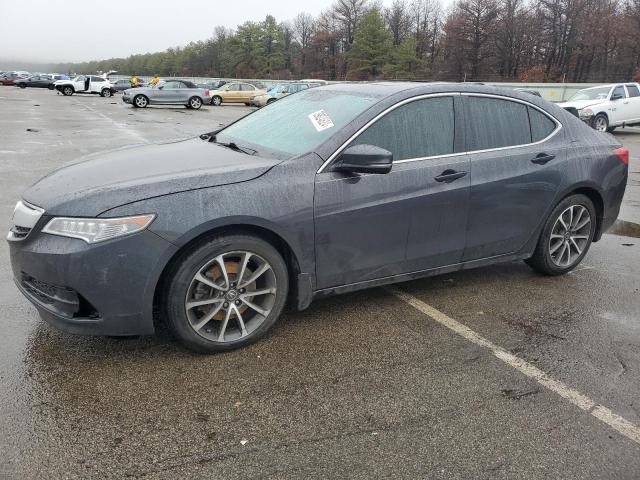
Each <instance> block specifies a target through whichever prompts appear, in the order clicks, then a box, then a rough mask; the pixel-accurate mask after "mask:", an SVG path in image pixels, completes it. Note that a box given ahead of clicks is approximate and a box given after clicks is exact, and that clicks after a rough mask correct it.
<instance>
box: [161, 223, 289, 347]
mask: <svg viewBox="0 0 640 480" xmlns="http://www.w3.org/2000/svg"><path fill="white" fill-rule="evenodd" d="M288 278H289V277H288V272H287V267H286V264H285V262H284V260H283V259H282V256H281V255H280V254H279V253H278V251H277V250H276V249H275V248H273V247H272V246H271V245H270V244H269V243H267V242H265V241H263V240H260V239H259V238H256V237H252V236H247V235H223V236H219V237H216V238H214V239H212V240H210V241H208V242H207V243H204V244H202V245H200V246H199V247H197V248H195V249H194V250H192V251H191V252H189V253H188V254H185V255H184V256H183V257H182V258H181V259H180V260H179V263H177V264H176V265H175V267H174V268H173V269H172V271H170V272H169V274H168V279H167V280H168V284H167V288H166V290H165V292H166V295H165V298H166V300H165V305H164V313H165V315H166V318H167V321H168V324H169V327H170V328H171V330H172V331H173V333H174V334H175V335H176V336H177V337H178V339H179V340H180V341H181V342H182V343H183V344H184V345H186V346H187V347H188V348H190V349H192V350H195V351H198V352H218V351H224V350H232V349H235V348H239V347H242V346H245V345H248V344H249V343H252V342H254V341H256V340H258V339H259V338H260V337H261V336H263V335H264V334H265V333H266V332H267V331H268V330H269V329H270V328H271V326H272V325H273V324H274V323H275V322H276V320H277V319H278V317H279V316H280V313H281V312H282V309H283V308H284V305H285V301H286V298H287V293H288V288H289V284H288Z"/></svg>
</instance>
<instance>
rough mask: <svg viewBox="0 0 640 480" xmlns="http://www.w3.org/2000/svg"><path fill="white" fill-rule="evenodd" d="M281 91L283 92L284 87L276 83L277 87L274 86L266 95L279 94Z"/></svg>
mask: <svg viewBox="0 0 640 480" xmlns="http://www.w3.org/2000/svg"><path fill="white" fill-rule="evenodd" d="M283 90H284V85H282V84H281V83H278V84H277V85H274V86H273V87H271V88H270V89H269V90H267V93H280V92H282V91H283Z"/></svg>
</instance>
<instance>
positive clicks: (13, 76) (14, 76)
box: [0, 72, 29, 86]
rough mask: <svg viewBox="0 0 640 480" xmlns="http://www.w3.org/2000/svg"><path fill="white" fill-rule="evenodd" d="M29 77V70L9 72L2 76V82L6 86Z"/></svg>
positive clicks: (0, 79)
mask: <svg viewBox="0 0 640 480" xmlns="http://www.w3.org/2000/svg"><path fill="white" fill-rule="evenodd" d="M28 77H29V74H28V73H27V72H7V73H5V74H4V75H3V76H2V77H0V84H2V85H6V86H8V85H15V82H16V80H22V79H24V78H28Z"/></svg>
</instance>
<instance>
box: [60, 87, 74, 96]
mask: <svg viewBox="0 0 640 480" xmlns="http://www.w3.org/2000/svg"><path fill="white" fill-rule="evenodd" d="M62 94H63V95H65V96H67V97H68V96H70V95H73V87H70V86H66V87H63V88H62Z"/></svg>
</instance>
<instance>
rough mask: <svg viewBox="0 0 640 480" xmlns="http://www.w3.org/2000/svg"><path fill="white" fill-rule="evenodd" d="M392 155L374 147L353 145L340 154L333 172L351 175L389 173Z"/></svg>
mask: <svg viewBox="0 0 640 480" xmlns="http://www.w3.org/2000/svg"><path fill="white" fill-rule="evenodd" d="M392 166H393V153H391V152H390V151H388V150H385V149H384V148H380V147H376V146H375V145H354V146H352V147H349V148H347V149H346V150H344V151H343V152H342V154H340V157H338V160H337V162H336V163H335V165H334V167H333V170H335V171H339V172H353V173H389V172H390V171H391V167H392Z"/></svg>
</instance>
